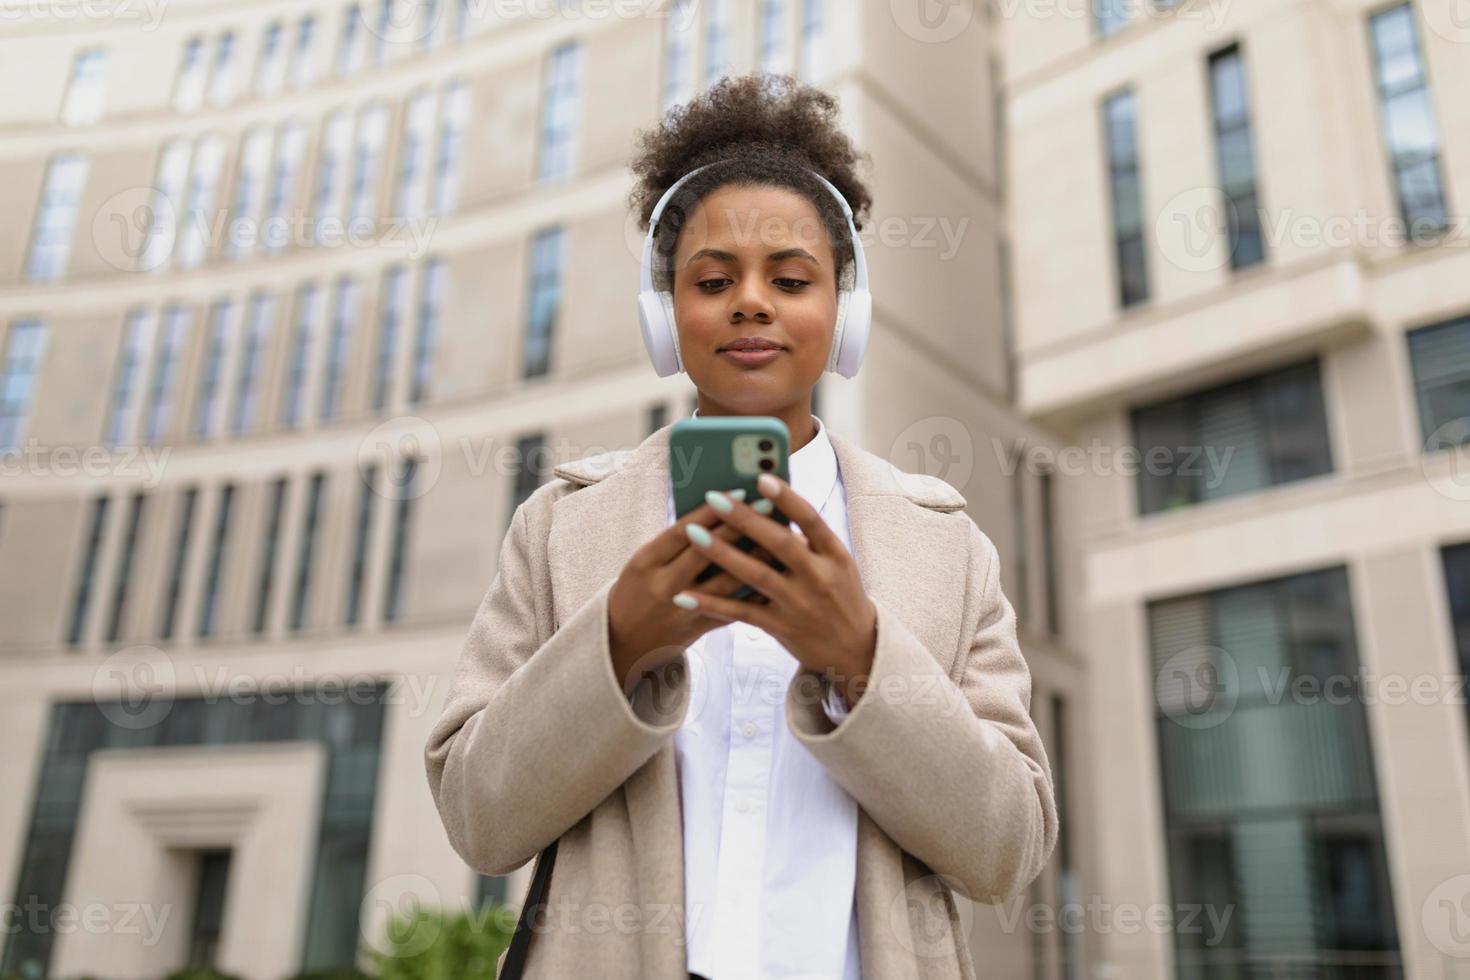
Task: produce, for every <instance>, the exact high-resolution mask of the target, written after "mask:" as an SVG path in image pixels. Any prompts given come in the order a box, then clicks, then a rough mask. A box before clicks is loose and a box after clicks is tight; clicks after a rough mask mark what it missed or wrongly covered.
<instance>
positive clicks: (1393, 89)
mask: <svg viewBox="0 0 1470 980" xmlns="http://www.w3.org/2000/svg"><path fill="white" fill-rule="evenodd" d="M1369 30H1370V33H1371V34H1372V36H1373V58H1374V63H1375V66H1376V69H1377V75H1378V98H1379V102H1380V104H1381V105H1380V108H1381V112H1382V116H1383V138H1384V142H1385V143H1387V144H1388V156H1389V163H1390V166H1391V167H1392V169H1393V179H1394V188H1395V189H1396V190H1397V192H1398V199H1399V213H1400V215H1401V217H1402V218H1403V220H1404V222H1405V224H1406V225H1408V233H1409V240H1410V241H1412V242H1414V243H1416V244H1419V243H1422V242H1424V241H1425V238H1426V236H1430V237H1437V234H1438V233H1439V232H1441V231H1443V230H1444V228H1445V227H1446V226H1447V224H1448V217H1447V214H1448V209H1447V208H1446V206H1445V198H1444V186H1443V184H1442V183H1441V181H1440V171H1439V130H1438V126H1437V124H1436V122H1435V116H1434V107H1433V105H1432V104H1431V103H1430V101H1429V80H1428V78H1427V77H1426V76H1425V74H1424V62H1423V60H1422V59H1421V58H1420V56H1419V39H1418V36H1417V34H1416V29H1415V27H1414V8H1413V5H1412V4H1409V3H1403V4H1400V5H1399V6H1397V7H1393V8H1391V9H1389V10H1385V11H1383V12H1382V13H1379V14H1375V15H1374V16H1373V17H1372V18H1371V19H1370V20H1369Z"/></svg>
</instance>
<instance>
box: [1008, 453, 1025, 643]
mask: <svg viewBox="0 0 1470 980" xmlns="http://www.w3.org/2000/svg"><path fill="white" fill-rule="evenodd" d="M1028 476H1029V474H1028V472H1027V470H1026V467H1024V466H1018V467H1016V470H1015V472H1014V473H1012V474H1011V567H1012V571H1013V574H1012V576H1011V584H1010V588H1008V589H1006V593H1007V595H1009V596H1010V599H1011V605H1012V606H1014V607H1015V610H1016V621H1017V623H1018V624H1019V625H1025V623H1026V619H1027V616H1028V615H1029V612H1030V610H1029V609H1028V608H1027V607H1028V602H1029V600H1030V596H1031V583H1030V581H1029V579H1030V577H1031V571H1030V566H1029V564H1028V562H1027V561H1026V559H1027V557H1028V556H1029V555H1030V553H1031V542H1030V540H1029V538H1030V534H1029V532H1028V530H1027V523H1026V489H1027V485H1028V483H1029V482H1030V481H1029V480H1028V479H1027V477H1028Z"/></svg>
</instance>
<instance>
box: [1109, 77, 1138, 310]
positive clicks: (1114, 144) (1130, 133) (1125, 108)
mask: <svg viewBox="0 0 1470 980" xmlns="http://www.w3.org/2000/svg"><path fill="white" fill-rule="evenodd" d="M1134 102H1135V100H1134V96H1133V92H1132V91H1128V90H1125V91H1122V92H1119V93H1118V94H1117V95H1114V96H1113V97H1112V98H1110V99H1108V100H1107V102H1106V103H1104V104H1103V124H1104V127H1105V129H1106V131H1107V149H1108V184H1109V187H1110V188H1111V190H1112V201H1113V248H1114V258H1115V260H1116V262H1117V266H1118V301H1119V303H1120V304H1121V305H1122V306H1123V307H1125V308H1126V307H1129V306H1132V305H1134V304H1135V303H1142V302H1143V301H1144V300H1146V299H1148V267H1147V263H1146V262H1145V261H1144V254H1143V253H1144V235H1143V200H1142V195H1143V190H1142V181H1141V180H1140V177H1139V172H1138V144H1137V135H1136V132H1135V129H1136V125H1137V121H1136V118H1135V115H1136V107H1135V104H1134Z"/></svg>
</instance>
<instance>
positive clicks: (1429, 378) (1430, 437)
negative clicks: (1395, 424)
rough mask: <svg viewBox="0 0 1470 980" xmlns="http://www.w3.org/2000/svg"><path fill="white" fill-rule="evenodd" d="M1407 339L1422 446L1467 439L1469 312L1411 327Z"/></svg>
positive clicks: (1469, 414) (1456, 443) (1434, 446)
mask: <svg viewBox="0 0 1470 980" xmlns="http://www.w3.org/2000/svg"><path fill="white" fill-rule="evenodd" d="M1408 341H1409V365H1410V367H1411V369H1412V370H1413V373H1414V395H1415V398H1416V400H1417V401H1418V403H1419V429H1420V432H1421V434H1422V435H1423V438H1424V441H1425V444H1426V445H1425V447H1424V448H1425V450H1426V451H1428V452H1434V451H1435V450H1439V449H1446V448H1450V447H1452V446H1461V445H1464V444H1465V443H1466V442H1470V424H1467V420H1470V316H1462V317H1460V318H1459V319H1456V320H1451V321H1449V322H1448V323H1440V324H1435V325H1433V326H1428V327H1420V328H1419V329H1418V330H1411V331H1410V332H1409V334H1408Z"/></svg>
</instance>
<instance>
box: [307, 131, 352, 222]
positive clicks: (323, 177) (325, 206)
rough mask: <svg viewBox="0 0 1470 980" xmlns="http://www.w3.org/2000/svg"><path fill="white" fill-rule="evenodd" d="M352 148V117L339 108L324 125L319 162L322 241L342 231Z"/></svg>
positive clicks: (315, 209)
mask: <svg viewBox="0 0 1470 980" xmlns="http://www.w3.org/2000/svg"><path fill="white" fill-rule="evenodd" d="M351 152H352V117H351V116H349V115H348V114H347V111H346V110H345V109H338V110H337V111H335V112H333V113H332V114H331V115H330V116H328V117H327V121H326V124H325V126H324V127H323V129H322V145H321V157H320V160H319V161H318V163H317V176H316V194H315V195H314V197H313V200H312V215H313V216H314V218H315V222H314V231H315V234H314V237H315V239H316V242H317V244H318V245H320V244H323V243H324V242H326V241H327V239H328V237H330V236H333V235H341V233H342V227H341V226H342V188H343V186H344V184H343V182H342V172H343V170H344V169H345V168H346V166H347V156H348V154H349V153H351Z"/></svg>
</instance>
